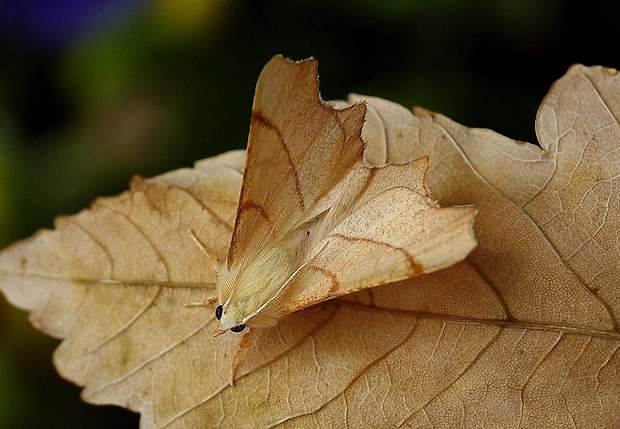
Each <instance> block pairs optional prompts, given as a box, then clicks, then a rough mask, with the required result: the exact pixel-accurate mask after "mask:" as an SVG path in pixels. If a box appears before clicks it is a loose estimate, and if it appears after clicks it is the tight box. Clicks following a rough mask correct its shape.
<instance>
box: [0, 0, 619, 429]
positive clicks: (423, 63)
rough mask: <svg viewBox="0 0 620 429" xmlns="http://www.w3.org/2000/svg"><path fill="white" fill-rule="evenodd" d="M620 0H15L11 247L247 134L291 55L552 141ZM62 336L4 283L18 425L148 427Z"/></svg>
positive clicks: (338, 87) (2, 307) (12, 418)
mask: <svg viewBox="0 0 620 429" xmlns="http://www.w3.org/2000/svg"><path fill="white" fill-rule="evenodd" d="M619 24H620V2H617V1H608V2H581V1H560V0H521V1H518V2H517V1H508V0H507V1H499V0H496V1H486V2H481V1H473V0H471V1H457V0H452V1H429V0H424V1H406V0H384V1H381V2H378V1H376V0H361V1H359V0H358V1H353V0H343V1H317V0H313V1H310V0H302V1H297V2H276V1H263V2H259V1H253V2H251V1H240V0H160V1H151V2H147V1H136V0H90V1H89V0H57V1H44V0H9V1H7V0H0V247H4V246H5V245H8V244H9V243H11V242H12V241H15V240H17V239H20V238H24V237H27V236H29V235H30V234H32V233H33V232H34V231H35V230H36V229H38V228H41V227H51V226H52V220H53V218H54V216H55V215H58V214H67V213H75V212H77V211H78V210H80V209H81V208H83V207H86V206H87V205H88V203H89V202H90V201H91V200H93V199H94V198H95V197H96V196H99V195H113V194H116V193H119V192H121V191H123V190H124V189H126V188H127V182H128V180H129V178H130V177H131V175H132V174H134V173H139V174H142V175H145V176H151V175H156V174H159V173H163V172H165V171H167V170H171V169H174V168H179V167H184V166H189V165H191V164H192V163H193V161H194V160H196V159H200V158H205V157H208V156H211V155H215V154H217V153H220V152H222V151H225V150H228V149H231V148H243V147H244V146H245V143H246V136H247V132H248V127H249V119H250V109H251V103H252V97H253V91H254V84H255V82H256V79H257V77H258V74H259V73H260V70H261V68H262V67H263V65H264V64H265V63H266V62H267V61H268V60H269V59H270V58H271V57H272V56H273V55H274V54H278V53H281V54H284V55H285V56H287V57H290V58H292V59H304V58H307V57H310V56H313V57H315V58H317V59H318V60H319V72H320V74H321V92H322V95H323V98H325V99H339V98H340V99H342V98H345V97H346V95H347V93H349V92H357V93H362V94H369V95H376V96H380V97H384V98H388V99H390V100H393V101H396V102H399V103H401V104H403V105H405V106H407V107H412V106H413V105H420V106H423V107H426V108H428V109H431V110H435V111H438V112H440V113H443V114H445V115H447V116H449V117H451V118H452V119H454V120H456V121H458V122H460V123H462V124H465V125H468V126H472V127H484V128H492V129H494V130H496V131H498V132H500V133H502V134H505V135H507V136H509V137H511V138H514V139H517V140H525V141H530V142H533V143H535V142H536V136H535V131H534V118H535V114H536V110H537V108H538V105H539V104H540V102H541V101H542V98H543V97H544V95H545V94H546V92H547V90H548V89H549V86H550V85H551V84H552V83H553V81H555V80H556V79H558V78H560V77H561V76H562V75H563V74H564V73H565V72H566V70H567V68H568V67H569V66H570V65H571V64H573V63H578V62H579V63H584V64H586V65H595V64H599V65H605V66H609V67H616V68H620V55H619V53H620V49H619V46H620V31H619V30H618V28H620V25H619ZM56 345H57V341H56V340H53V339H50V338H47V337H45V336H43V335H41V334H39V333H37V332H35V331H34V330H32V329H31V328H29V327H28V325H27V323H26V314H25V312H23V311H19V310H16V309H14V308H12V307H10V306H9V305H8V304H7V303H6V301H5V300H4V297H0V428H43V427H45V428H60V427H62V428H113V427H137V425H138V416H137V415H136V414H133V413H131V412H129V411H126V410H122V409H120V408H115V407H97V406H92V405H88V404H85V403H83V402H82V401H81V400H80V399H79V391H80V389H79V388H77V387H75V386H73V385H72V384H70V383H68V382H65V381H63V380H62V379H61V378H60V377H59V376H58V375H57V374H56V372H55V370H54V368H53V366H52V363H51V354H52V352H53V350H54V348H55V347H56Z"/></svg>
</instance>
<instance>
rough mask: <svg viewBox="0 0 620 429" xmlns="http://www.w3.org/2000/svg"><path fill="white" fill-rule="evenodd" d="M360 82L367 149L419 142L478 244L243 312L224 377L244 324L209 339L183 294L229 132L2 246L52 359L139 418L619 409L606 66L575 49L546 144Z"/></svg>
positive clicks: (170, 422)
mask: <svg viewBox="0 0 620 429" xmlns="http://www.w3.org/2000/svg"><path fill="white" fill-rule="evenodd" d="M364 98H365V99H367V100H369V103H370V108H369V112H368V122H367V123H366V125H365V126H364V130H363V135H364V137H365V139H366V140H367V143H368V146H369V147H368V149H367V150H366V159H367V161H368V162H370V163H374V164H375V165H382V164H384V163H385V162H404V161H409V160H411V159H415V158H417V157H420V156H424V155H428V156H429V157H430V169H429V172H428V176H427V179H428V185H429V188H430V189H431V191H432V192H433V196H434V197H437V198H439V200H440V202H441V203H442V204H443V205H453V204H474V205H475V206H476V207H477V208H478V209H479V214H478V216H477V218H476V236H477V238H478V241H479V246H478V247H477V248H476V249H475V250H474V251H473V253H472V254H471V255H470V256H469V257H468V258H467V260H466V261H464V262H461V263H459V264H457V265H454V266H452V267H450V268H447V269H445V270H441V271H438V272H435V273H433V274H430V275H425V276H420V277H416V278H413V279H410V280H406V281H403V282H399V283H393V284H388V285H384V286H380V287H377V288H373V289H367V290H364V291H361V292H359V293H356V294H353V295H345V296H342V297H340V298H337V299H335V300H331V301H326V302H324V303H322V304H320V305H318V306H315V307H312V308H311V309H309V310H307V311H300V312H296V313H293V314H291V315H289V316H287V317H286V318H284V319H282V321H281V323H280V324H278V326H277V327H276V328H274V329H258V330H256V331H255V335H254V336H253V337H252V338H251V340H250V342H249V344H248V345H247V347H245V348H244V349H242V351H241V354H240V355H239V356H238V361H239V368H238V371H237V372H238V380H237V382H236V385H235V386H234V387H231V386H229V385H228V376H229V372H228V369H229V367H230V363H231V360H232V359H233V357H234V355H235V353H236V352H237V344H238V341H239V338H240V336H238V335H234V334H232V333H228V334H226V335H222V336H220V337H217V338H213V337H212V336H211V334H210V331H211V329H212V328H213V326H214V325H215V323H214V321H213V312H212V309H208V308H199V307H198V308H196V307H186V306H185V304H186V303H188V302H200V301H204V300H206V299H207V298H208V296H209V295H211V294H212V293H214V290H213V289H211V290H209V289H208V288H205V287H191V286H204V285H205V284H209V283H213V282H214V281H215V274H214V272H213V269H212V267H211V265H210V264H209V263H208V262H205V259H206V258H205V256H204V254H202V253H201V252H199V251H196V249H197V246H196V243H195V241H194V240H193V239H192V238H191V237H192V235H191V234H188V233H187V225H194V224H195V222H196V221H195V219H201V222H200V223H199V224H200V225H201V226H202V227H201V228H195V229H194V228H192V233H193V234H194V236H195V237H196V239H197V240H198V241H199V242H200V243H202V245H203V246H204V247H205V250H206V252H208V253H213V254H216V255H217V256H218V257H219V258H224V255H225V253H226V245H227V243H226V239H225V238H224V237H230V234H231V231H232V226H233V225H232V222H233V217H234V208H235V206H236V201H237V193H238V192H239V189H240V183H241V175H240V173H239V172H240V171H241V163H242V157H243V155H242V154H241V153H238V152H237V153H231V154H226V155H223V156H220V157H217V158H213V159H210V160H206V161H203V162H201V163H198V164H197V166H196V169H194V170H187V171H185V172H172V173H168V174H167V175H163V176H160V177H159V178H156V179H151V180H136V181H134V182H133V184H132V191H130V192H128V193H125V194H122V195H121V196H120V197H118V198H112V199H100V200H98V201H97V202H96V203H95V205H94V207H93V209H92V210H90V211H84V212H82V213H80V214H79V215H77V216H75V217H70V218H62V219H59V220H58V225H57V227H58V230H57V231H56V232H43V233H40V234H38V235H37V236H35V237H34V238H33V239H31V240H29V241H25V242H22V243H20V244H17V245H14V246H13V247H11V248H9V249H7V250H5V251H4V252H3V253H2V254H1V255H0V272H1V274H0V276H1V277H0V288H2V290H3V292H4V293H5V294H6V295H7V297H8V298H9V299H10V300H11V302H13V303H14V304H16V305H19V306H21V307H24V308H28V309H30V310H31V319H32V321H33V323H34V324H35V325H36V326H38V327H39V328H41V329H44V330H45V331H46V332H48V333H50V334H52V335H55V336H58V337H62V338H64V340H63V342H62V343H61V346H60V347H59V348H58V350H57V352H56V354H55V363H56V366H57V368H58V369H59V371H60V372H61V373H62V374H63V375H64V376H65V377H67V378H68V379H70V380H73V381H74V382H76V383H78V384H80V385H83V386H85V389H84V391H83V396H84V398H85V399H86V400H88V401H90V402H93V403H113V404H118V405H121V406H125V407H128V408H130V409H133V410H136V411H140V412H141V413H142V421H141V423H142V426H144V427H183V426H185V427H205V426H206V427H210V426H215V425H218V424H219V425H220V426H224V427H231V426H237V427H273V426H290V427H345V426H348V427H368V426H370V427H393V426H406V427H422V428H423V427H428V428H431V427H502V428H509V427H554V428H562V427H575V426H576V427H616V426H619V425H620V420H619V417H618V416H620V359H619V356H618V354H619V353H618V350H619V349H620V333H619V332H618V322H617V320H618V314H619V312H620V299H619V296H620V293H619V288H620V281H619V280H618V279H620V234H619V233H618V230H619V225H620V214H619V213H620V212H619V210H618V208H619V206H620V204H619V197H618V195H619V194H618V192H617V184H618V180H619V178H620V146H619V142H620V138H619V134H620V127H619V124H618V119H617V118H618V117H619V116H620V106H619V104H618V103H619V102H620V101H619V100H620V77H618V75H617V73H616V71H615V70H611V69H604V68H600V67H592V68H586V67H583V66H574V67H573V68H571V69H570V70H569V72H568V73H567V75H566V76H564V77H563V78H562V79H560V80H559V81H558V82H557V83H556V84H555V85H554V87H553V88H552V89H551V91H550V93H549V95H548V96H547V97H546V98H545V100H544V102H543V104H542V106H541V108H540V110H539V114H538V118H537V132H538V135H539V139H540V144H541V146H542V149H540V148H538V147H535V146H532V145H529V144H521V143H517V142H514V141H512V140H509V139H507V138H505V137H502V136H500V135H498V134H496V133H493V132H492V131H489V130H476V129H469V128H466V127H463V126H461V125H458V124H456V123H454V122H452V121H450V120H449V119H447V118H445V117H443V116H441V115H437V114H433V113H431V112H427V111H424V110H421V109H417V110H415V115H411V114H410V113H409V112H408V111H407V110H406V109H404V108H402V107H400V106H398V105H395V104H393V103H390V102H387V101H385V100H379V99H374V98H369V97H364ZM357 99H359V97H352V98H351V100H350V101H352V102H353V101H355V100H357ZM614 191H615V192H614ZM93 213H98V216H104V214H105V213H107V216H108V218H109V219H108V220H106V221H104V220H102V219H96V220H95V218H94V216H93ZM93 222H96V224H94V223H93ZM63 243H67V244H68V243H71V246H69V245H65V248H64V250H63V252H58V248H59V246H63ZM74 246H75V247H74ZM134 246H135V247H134ZM138 246H139V247H138ZM136 248H140V249H141V251H140V253H139V254H135V252H133V249H136ZM142 249H145V250H142ZM142 252H144V253H142ZM171 255H179V256H178V257H177V256H174V259H173V258H172V256H171ZM112 261H113V263H112ZM173 262H174V263H173ZM153 266H154V267H156V268H157V269H153ZM197 267H200V268H199V269H197ZM129 284H133V286H129Z"/></svg>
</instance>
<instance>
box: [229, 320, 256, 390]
mask: <svg viewBox="0 0 620 429" xmlns="http://www.w3.org/2000/svg"><path fill="white" fill-rule="evenodd" d="M253 333H254V329H252V328H250V329H249V330H248V332H246V333H245V334H244V335H243V338H241V341H239V344H238V345H237V350H235V353H234V354H233V358H232V364H231V365H230V385H231V386H234V385H235V372H236V371H237V366H238V364H239V355H240V354H241V351H242V350H243V349H244V348H245V347H246V345H247V344H248V342H249V341H250V338H252V334H253Z"/></svg>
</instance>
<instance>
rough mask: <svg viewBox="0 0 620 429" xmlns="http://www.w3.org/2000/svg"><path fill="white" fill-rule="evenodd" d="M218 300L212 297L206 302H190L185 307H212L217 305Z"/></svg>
mask: <svg viewBox="0 0 620 429" xmlns="http://www.w3.org/2000/svg"><path fill="white" fill-rule="evenodd" d="M217 302H218V299H217V297H215V296H210V297H209V298H207V301H206V302H188V303H187V304H185V307H212V306H213V305H215V304H217Z"/></svg>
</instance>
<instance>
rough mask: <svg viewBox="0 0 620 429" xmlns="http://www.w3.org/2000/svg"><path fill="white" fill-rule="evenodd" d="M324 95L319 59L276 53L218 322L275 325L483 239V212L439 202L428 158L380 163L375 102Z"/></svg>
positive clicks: (454, 258)
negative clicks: (367, 127)
mask: <svg viewBox="0 0 620 429" xmlns="http://www.w3.org/2000/svg"><path fill="white" fill-rule="evenodd" d="M335 106H336V105H335V104H329V103H325V102H323V101H322V100H321V97H320V95H319V85H318V77H317V63H316V61H315V60H307V61H302V62H298V63H293V62H290V61H288V60H286V59H284V58H283V57H281V56H276V57H274V58H273V59H272V60H271V61H270V62H269V63H268V64H267V65H266V66H265V68H264V70H263V71H262V73H261V75H260V78H259V80H258V83H257V86H256V95H255V98H254V104H253V109H252V121H251V127H250V135H249V139H248V147H247V158H246V165H245V173H244V176H243V185H242V188H241V195H240V200H239V206H238V211H237V216H236V221H235V226H234V231H233V234H232V240H231V244H230V248H229V251H228V255H227V258H226V260H225V261H222V263H221V266H220V267H219V270H218V279H217V289H218V291H219V305H218V306H217V308H216V310H215V316H216V318H217V319H219V327H218V329H217V330H216V331H215V332H214V334H216V335H219V334H221V333H223V332H225V331H227V330H231V331H233V332H240V331H243V329H244V328H245V327H246V326H248V327H257V328H259V327H270V326H274V325H275V324H276V323H277V322H278V320H279V319H280V318H281V317H283V316H285V315H286V314H289V313H292V312H294V311H297V310H300V309H304V308H306V307H309V306H311V305H313V304H317V303H320V302H322V301H325V300H328V299H331V298H335V297H338V296H341V295H343V294H349V293H352V292H355V291H359V290H362V289H366V288H370V287H374V286H378V285H381V284H385V283H391V282H395V281H398V280H403V279H406V278H409V277H412V276H415V275H418V274H423V273H429V272H432V271H436V270H439V269H441V268H445V267H448V266H450V265H452V264H454V263H456V262H458V261H461V260H462V259H464V258H465V257H466V256H467V255H468V254H469V252H470V251H471V250H472V249H473V248H474V247H475V246H476V240H475V238H474V233H473V221H474V216H475V209H474V208H472V207H448V208H440V207H439V206H438V205H437V204H436V203H435V202H434V201H433V200H432V199H431V198H430V194H429V192H428V190H427V189H426V186H425V184H424V176H425V174H426V170H427V169H428V164H429V160H428V158H421V159H418V160H415V161H412V162H409V163H406V164H388V165H385V166H380V167H370V166H368V165H367V164H368V163H367V162H366V161H365V160H364V148H365V142H364V140H363V139H362V127H363V126H364V121H365V115H366V106H365V104H363V103H359V104H355V105H352V106H348V107H343V108H338V107H335Z"/></svg>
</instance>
